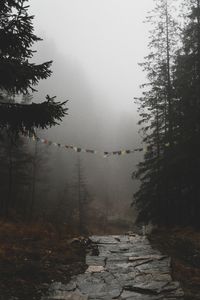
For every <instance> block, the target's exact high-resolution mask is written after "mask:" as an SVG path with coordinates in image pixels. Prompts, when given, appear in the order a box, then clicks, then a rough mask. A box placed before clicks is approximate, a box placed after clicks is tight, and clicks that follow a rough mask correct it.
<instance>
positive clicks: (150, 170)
mask: <svg viewBox="0 0 200 300" xmlns="http://www.w3.org/2000/svg"><path fill="white" fill-rule="evenodd" d="M27 2H28V1H26V0H21V1H17V0H12V1H11V0H6V1H4V2H3V3H1V4H0V18H1V19H0V45H1V46H0V47H1V48H0V49H1V58H0V88H1V103H0V116H2V117H1V120H0V128H1V136H0V137H1V140H0V144H1V147H0V162H1V168H0V178H1V184H0V190H1V199H0V207H1V212H0V213H1V217H2V218H11V219H16V220H24V221H27V222H28V221H32V220H39V219H40V220H42V221H50V222H53V223H54V224H57V225H58V224H67V226H68V228H70V230H71V231H73V230H77V231H79V232H82V233H87V232H88V231H90V230H91V228H98V227H99V226H100V224H101V229H102V231H105V232H106V230H108V228H109V225H110V224H111V225H112V224H115V225H116V224H118V225H116V226H119V227H120V228H122V229H123V230H125V229H129V228H132V227H133V224H134V222H135V218H136V215H137V221H138V222H139V223H141V222H142V223H148V222H153V223H155V224H162V225H193V226H197V227H198V226H199V225H200V221H199V219H200V218H199V217H200V182H199V178H200V158H199V153H200V0H183V1H180V6H178V7H177V1H175V0H164V1H163V0H156V1H155V8H154V9H153V11H152V12H150V13H149V15H148V16H147V22H148V23H149V26H150V34H149V45H148V49H149V54H148V55H147V56H146V57H145V60H144V62H143V63H141V67H142V68H143V70H144V72H145V74H147V80H146V83H144V84H143V85H142V92H141V93H142V96H141V97H139V98H136V99H135V102H136V104H137V107H138V112H139V116H140V121H139V126H140V128H141V129H140V132H141V133H142V136H143V140H142V147H143V145H144V147H145V148H146V152H145V154H144V158H143V157H142V155H141V154H138V155H136V156H135V154H134V157H133V156H132V157H131V158H130V157H129V158H128V160H125V159H124V160H121V162H120V163H116V161H115V159H114V160H111V163H109V162H108V161H102V160H101V159H99V158H98V159H96V160H93V158H92V159H88V158H86V157H85V156H81V155H77V154H72V153H68V154H66V153H63V152H62V150H60V149H52V148H50V147H48V146H45V145H41V144H40V143H39V142H38V141H34V142H30V141H29V140H28V139H27V138H26V137H23V135H24V133H25V132H27V131H29V132H34V131H35V130H36V131H37V133H40V135H41V136H43V134H44V136H46V135H47V136H51V131H50V130H49V128H50V127H52V126H55V125H58V124H60V123H61V121H62V120H63V118H64V117H65V120H67V118H68V116H67V110H68V109H67V107H66V106H68V103H67V102H60V101H57V100H56V99H55V98H54V97H50V96H47V98H46V100H45V101H43V102H42V103H41V99H36V98H37V96H35V94H34V91H35V87H36V86H37V85H38V83H39V80H41V79H47V78H48V77H49V76H50V75H51V63H52V62H51V61H48V62H45V63H43V64H34V63H33V62H32V61H33V60H34V51H33V50H32V45H33V44H34V43H35V42H37V41H40V38H38V37H37V36H36V35H35V34H34V28H33V17H32V16H29V14H28V7H27ZM138 47H139V45H138ZM33 95H34V98H33ZM133 96H134V95H133ZM66 98H68V97H67V96H66ZM33 99H34V101H35V102H37V105H38V106H37V113H35V111H36V110H35V108H36V104H35V103H33V104H32V103H31V102H32V101H33ZM35 99H36V100H35ZM130 101H131V100H130ZM38 103H40V104H38ZM83 106H84V105H83ZM83 106H82V107H83ZM86 112H87V110H86V109H85V110H84V113H86ZM27 115H29V116H30V115H31V116H33V117H32V118H27ZM78 117H79V116H78ZM78 117H77V118H78ZM61 128H62V126H61ZM43 129H48V131H43ZM62 130H63V128H62ZM62 130H61V131H62ZM119 130H120V128H119ZM131 130H132V131H133V133H134V134H135V128H130V131H131ZM91 132H92V131H91ZM82 138H83V137H80V140H81V141H82ZM91 140H92V141H93V142H95V141H96V140H97V138H96V140H95V138H94V137H93V136H92V133H91V137H90V142H91ZM133 140H134V141H135V142H136V141H137V142H140V139H139V138H138V139H137V137H136V138H135V139H133ZM57 142H59V141H57ZM61 142H63V141H61ZM97 144H98V143H97ZM83 146H84V145H83ZM94 146H95V145H94ZM136 146H138V144H137V145H136ZM108 150H109V149H108ZM136 162H137V163H138V166H137V169H136V170H134V165H135V163H136ZM122 164H125V165H126V168H124V169H123V168H122ZM102 169H104V173H103V172H102ZM131 172H133V174H132V179H131ZM105 173H106V175H105V176H104V174H105ZM125 173H126V174H125ZM116 174H117V175H116ZM127 176H128V178H129V179H127ZM132 194H134V195H133V200H131V199H130V197H131V198H132ZM131 201H132V207H133V208H132V210H130V206H131ZM122 212H123V213H122ZM102 224H103V225H102ZM58 226H59V225H58Z"/></svg>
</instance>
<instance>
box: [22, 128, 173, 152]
mask: <svg viewBox="0 0 200 300" xmlns="http://www.w3.org/2000/svg"><path fill="white" fill-rule="evenodd" d="M26 135H28V136H29V138H31V139H32V140H33V141H36V142H41V143H43V144H45V145H48V146H51V145H53V146H55V147H59V148H64V149H67V150H73V151H75V152H78V153H81V152H84V153H89V154H100V155H102V156H103V157H105V158H106V157H110V156H123V155H126V154H131V153H135V152H141V151H143V152H144V153H146V152H147V146H146V145H145V146H144V147H143V148H136V149H123V150H118V151H112V152H110V151H104V152H102V151H97V150H93V149H85V148H81V147H77V146H73V145H64V144H61V143H56V142H52V141H49V140H47V139H43V138H40V137H38V136H37V135H36V134H35V133H31V134H30V133H29V134H26ZM165 146H166V147H169V146H170V144H169V143H167V144H165Z"/></svg>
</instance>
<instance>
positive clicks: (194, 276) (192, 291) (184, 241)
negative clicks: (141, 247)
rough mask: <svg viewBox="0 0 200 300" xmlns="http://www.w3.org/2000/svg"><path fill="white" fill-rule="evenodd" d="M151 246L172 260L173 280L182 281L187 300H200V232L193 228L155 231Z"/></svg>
mask: <svg viewBox="0 0 200 300" xmlns="http://www.w3.org/2000/svg"><path fill="white" fill-rule="evenodd" d="M149 239H150V241H151V244H152V245H153V246H154V247H156V248H158V249H159V250H161V252H163V253H165V254H166V253H167V254H168V255H169V256H171V258H172V274H173V278H174V279H175V280H177V281H180V283H181V285H182V288H183V290H184V292H185V300H199V299H200V232H199V231H195V230H194V229H192V228H184V229H180V228H175V229H170V230H169V229H166V228H163V229H159V230H155V231H154V232H153V233H152V234H151V235H150V236H149Z"/></svg>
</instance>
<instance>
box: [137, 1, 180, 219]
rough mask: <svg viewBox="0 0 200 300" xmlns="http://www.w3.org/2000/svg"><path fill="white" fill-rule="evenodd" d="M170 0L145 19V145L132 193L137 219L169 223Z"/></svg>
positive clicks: (172, 35)
mask: <svg viewBox="0 0 200 300" xmlns="http://www.w3.org/2000/svg"><path fill="white" fill-rule="evenodd" d="M171 10H172V1H170V0H165V1H163V0H156V5H155V9H154V10H153V11H152V12H151V14H150V15H149V16H148V18H147V21H148V22H149V23H150V24H151V25H152V27H153V29H152V30H151V31H150V34H151V36H150V42H149V49H150V54H149V55H148V56H147V57H146V59H145V62H144V63H143V64H141V65H142V66H143V68H144V71H145V72H147V78H148V83H147V84H144V85H143V86H142V87H143V88H144V91H143V96H142V97H140V98H139V99H137V103H138V104H139V112H140V117H141V120H140V121H139V125H143V127H142V131H143V134H144V138H143V143H144V145H145V147H146V153H145V155H144V161H143V162H141V163H140V164H139V165H138V170H137V171H136V173H135V174H134V175H135V176H136V177H137V178H139V179H140V180H141V186H140V189H139V191H138V192H137V193H136V194H135V195H134V198H135V201H134V202H136V204H137V207H138V209H139V217H138V221H145V222H148V221H150V220H151V221H153V222H155V223H161V222H163V221H164V220H165V222H169V220H168V219H169V209H170V206H171V202H172V199H170V190H171V188H172V187H171V186H170V185H171V182H172V179H171V175H172V163H171V162H170V161H171V158H172V156H171V153H172V149H173V145H174V124H173V114H174V112H173V102H174V101H175V100H174V90H173V80H172V75H173V65H174V57H175V50H176V35H177V32H176V22H175V20H174V18H173V14H172V12H171Z"/></svg>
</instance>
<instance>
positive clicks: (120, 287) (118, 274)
mask: <svg viewBox="0 0 200 300" xmlns="http://www.w3.org/2000/svg"><path fill="white" fill-rule="evenodd" d="M90 239H91V244H90V247H92V248H93V247H94V248H95V249H97V251H96V254H97V255H91V251H90V254H88V255H87V256H86V263H87V264H88V269H87V270H86V272H85V273H84V274H80V275H78V276H74V277H73V278H72V280H71V282H70V283H69V284H67V285H62V284H61V283H54V284H52V286H51V288H50V296H49V297H46V298H43V300H53V299H59V300H62V299H63V300H66V299H70V300H86V299H88V300H89V299H94V300H103V299H104V300H111V299H118V300H123V299H124V300H125V299H127V300H132V299H133V300H167V299H171V300H173V299H174V300H177V299H179V300H180V299H181V300H182V299H183V296H184V293H183V291H182V289H181V288H180V285H179V283H177V282H174V281H173V280H172V277H171V274H170V272H171V269H170V266H171V260H170V258H169V257H167V256H164V255H161V253H160V252H159V251H157V250H154V249H152V248H151V245H150V244H149V241H148V240H147V238H145V237H141V236H139V235H122V236H92V237H91V238H90Z"/></svg>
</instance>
